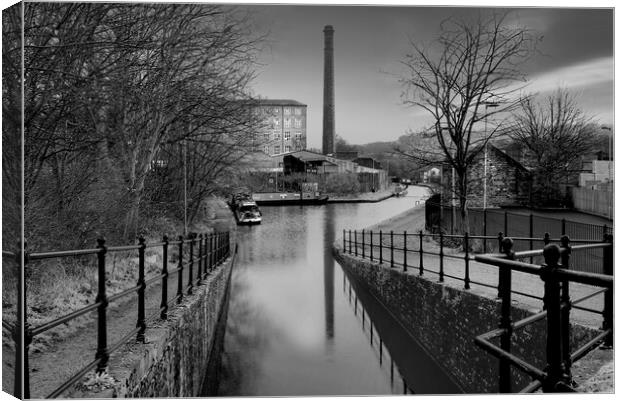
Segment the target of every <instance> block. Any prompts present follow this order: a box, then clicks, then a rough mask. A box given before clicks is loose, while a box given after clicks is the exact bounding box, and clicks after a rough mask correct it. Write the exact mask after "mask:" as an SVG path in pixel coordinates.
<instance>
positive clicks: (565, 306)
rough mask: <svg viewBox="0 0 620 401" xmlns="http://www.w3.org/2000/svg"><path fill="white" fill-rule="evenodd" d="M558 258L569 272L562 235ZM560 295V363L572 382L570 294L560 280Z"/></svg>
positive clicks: (566, 243)
mask: <svg viewBox="0 0 620 401" xmlns="http://www.w3.org/2000/svg"><path fill="white" fill-rule="evenodd" d="M560 244H561V249H560V258H561V260H562V268H563V269H566V270H569V269H570V254H571V246H570V238H569V237H568V236H566V235H563V236H562V238H560ZM561 290H562V294H561V298H560V301H561V304H562V309H561V313H562V314H561V321H562V327H561V329H560V331H561V334H562V361H563V362H564V374H565V375H566V377H567V378H568V380H569V382H570V381H571V380H572V375H571V371H570V370H571V366H572V362H571V358H570V354H571V352H570V337H571V327H570V309H571V305H570V294H569V281H568V280H562V287H561Z"/></svg>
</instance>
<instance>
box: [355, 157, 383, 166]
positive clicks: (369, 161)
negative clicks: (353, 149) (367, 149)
mask: <svg viewBox="0 0 620 401" xmlns="http://www.w3.org/2000/svg"><path fill="white" fill-rule="evenodd" d="M353 162H354V163H357V164H359V165H360V166H363V167H368V168H373V169H381V162H378V161H376V160H375V159H373V158H372V157H368V156H364V157H357V158H355V159H353Z"/></svg>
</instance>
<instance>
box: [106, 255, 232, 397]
mask: <svg viewBox="0 0 620 401" xmlns="http://www.w3.org/2000/svg"><path fill="white" fill-rule="evenodd" d="M233 264H234V256H233V257H231V258H229V259H228V260H227V261H226V262H225V263H224V264H222V265H221V266H219V267H218V268H217V269H216V270H214V271H213V273H212V274H210V275H209V276H208V278H207V280H205V281H204V282H203V283H202V284H201V285H200V286H198V287H194V292H193V294H192V295H188V296H186V297H185V298H184V301H183V303H182V304H181V305H180V306H178V307H174V308H171V309H170V311H169V313H168V320H167V321H159V320H158V321H155V322H154V323H153V324H151V325H149V326H148V327H149V328H148V329H147V332H146V337H147V343H146V344H135V343H132V344H128V345H127V346H126V348H125V349H124V350H120V351H119V352H117V353H115V355H117V356H116V357H114V355H113V358H112V359H111V360H110V372H111V374H112V375H113V376H114V377H115V378H116V379H117V380H120V383H119V384H118V385H117V386H116V387H115V389H114V392H113V394H112V396H114V397H138V398H146V397H196V396H200V395H202V389H203V388H204V387H207V388H213V387H214V386H213V385H212V384H211V383H208V382H205V372H207V370H208V366H209V362H210V361H212V360H214V358H215V359H217V358H218V357H219V355H215V354H216V353H217V352H220V351H219V350H218V349H217V347H215V346H214V342H215V341H214V340H215V337H216V332H217V329H218V321H220V317H221V315H224V316H225V311H226V302H227V292H228V287H229V285H230V274H231V271H232V267H233ZM223 323H224V322H221V321H220V324H223ZM214 350H215V351H214ZM215 387H217V386H215Z"/></svg>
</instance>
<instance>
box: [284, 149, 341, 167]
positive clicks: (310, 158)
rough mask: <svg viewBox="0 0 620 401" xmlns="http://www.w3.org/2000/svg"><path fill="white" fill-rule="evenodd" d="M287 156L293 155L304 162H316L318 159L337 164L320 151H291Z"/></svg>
mask: <svg viewBox="0 0 620 401" xmlns="http://www.w3.org/2000/svg"><path fill="white" fill-rule="evenodd" d="M285 156H292V157H294V158H296V159H298V160H301V161H302V162H316V161H322V162H325V163H330V164H332V165H336V164H335V163H334V162H332V161H331V160H330V158H328V157H327V156H325V155H322V154H320V153H314V152H309V151H307V150H300V151H297V152H291V153H289V154H287V155H285Z"/></svg>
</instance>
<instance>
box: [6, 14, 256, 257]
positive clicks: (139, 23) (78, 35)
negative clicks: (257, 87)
mask: <svg viewBox="0 0 620 401" xmlns="http://www.w3.org/2000/svg"><path fill="white" fill-rule="evenodd" d="M24 8H25V10H24V23H23V26H22V24H21V19H20V18H19V13H17V14H15V15H13V14H9V13H7V14H3V22H5V23H6V24H3V34H4V43H5V44H9V46H4V47H3V62H4V63H3V64H4V67H5V68H4V71H5V73H4V74H3V80H4V82H5V83H8V84H9V85H6V86H5V91H4V93H3V95H4V96H3V113H4V115H5V116H9V118H6V119H5V123H4V124H3V140H4V139H5V138H8V137H11V138H12V137H19V134H20V132H19V128H20V125H21V122H20V121H19V120H20V116H21V109H20V104H21V102H20V101H18V100H20V99H18V97H19V93H20V89H21V88H20V87H19V85H20V79H19V77H20V74H21V68H20V65H21V49H22V46H21V43H20V42H19V39H20V38H21V35H22V32H23V35H24V44H23V56H24V74H25V81H24V83H23V86H24V105H25V110H24V113H25V118H24V126H25V130H24V136H25V155H24V157H25V166H24V178H25V180H24V182H25V189H24V191H25V211H26V226H27V227H26V232H27V237H31V238H32V237H39V238H42V237H44V236H47V237H59V238H62V237H63V235H58V234H59V232H56V233H54V234H55V235H50V234H51V233H50V229H55V228H59V229H63V230H65V231H64V233H66V234H68V235H67V236H64V238H63V240H64V241H67V239H68V237H76V236H77V237H81V238H84V241H86V240H88V241H92V239H93V238H92V236H93V234H94V233H93V231H94V230H95V229H97V230H102V231H103V232H105V233H106V235H110V234H111V233H110V231H111V230H110V229H112V231H114V230H118V231H120V232H121V234H122V236H124V237H131V236H133V235H134V234H135V233H136V230H137V226H138V223H139V222H140V221H141V220H140V219H139V218H138V216H139V212H140V210H141V209H142V208H144V206H146V204H145V202H144V199H143V196H144V187H145V182H146V180H147V179H148V178H149V175H150V171H151V169H152V166H153V163H154V162H156V161H157V157H158V155H159V153H160V151H161V150H162V148H163V147H165V146H172V145H174V144H178V143H181V142H185V143H188V144H189V146H190V147H191V146H192V142H194V143H202V144H204V146H195V147H194V148H193V150H198V149H199V148H200V149H203V153H202V154H201V156H202V157H203V159H205V160H210V161H212V162H214V163H222V164H224V165H226V164H230V161H229V160H234V158H235V157H237V156H236V153H238V152H241V151H243V149H242V147H241V146H240V145H241V143H242V142H243V141H242V140H241V137H242V136H244V135H248V133H249V127H250V126H251V125H252V122H251V121H252V119H251V118H248V117H247V115H248V113H247V110H246V112H245V113H244V112H242V111H241V108H240V107H239V106H232V105H233V104H235V102H238V100H239V99H247V98H249V88H248V85H249V83H250V82H251V80H252V78H253V76H254V74H253V65H254V58H255V55H256V53H257V51H258V50H259V48H258V47H259V44H260V42H261V39H262V38H261V37H259V36H258V35H257V34H256V33H254V32H253V31H252V30H251V29H250V21H249V17H248V16H247V15H246V14H242V13H240V12H237V11H236V10H235V9H233V8H230V7H223V6H219V5H207V4H203V5H197V4H146V3H144V4H120V3H116V4H114V3H109V4H103V3H27V4H26V5H25V7H24ZM12 83H14V84H15V85H13V84H12ZM11 85H13V86H14V88H13V86H11ZM13 120H15V121H13ZM190 121H191V123H192V124H191V125H188V122H190ZM13 144H15V145H19V142H18V141H13V142H12V143H11V145H13ZM213 144H219V145H218V146H211V145H213ZM233 144H234V145H233ZM5 146H6V145H5ZM6 149H9V148H8V147H7V148H6ZM11 149H12V148H11ZM215 149H217V150H215ZM15 150H16V152H17V153H16V155H12V154H10V155H7V157H4V155H3V165H4V167H5V169H3V172H4V171H7V172H13V171H15V172H19V171H20V169H19V168H17V169H15V168H8V167H11V166H10V165H12V164H11V163H13V164H15V162H16V161H19V160H20V157H19V156H20V154H19V151H20V147H19V146H16V147H15ZM211 150H213V153H209V151H211ZM224 150H227V151H228V155H229V156H231V157H230V158H223V157H211V156H213V155H221V153H222V152H223V151H224ZM9 156H10V157H9ZM13 156H15V157H13ZM16 166H17V167H21V166H19V165H16ZM202 168H205V169H209V172H210V174H211V175H210V176H209V177H212V176H213V174H220V173H221V171H222V169H220V168H219V167H217V168H216V167H213V165H212V166H210V167H209V166H205V165H203V166H202ZM19 175H20V174H17V173H15V174H13V173H11V174H10V176H9V175H8V174H4V175H3V181H4V182H5V183H8V184H11V186H15V185H17V184H19V181H18V180H17V181H16V180H12V178H16V177H19ZM13 181H15V185H12V184H13ZM203 184H204V183H203ZM16 189H17V188H16ZM18 192H19V191H18ZM5 198H6V197H5ZM15 199H17V198H15ZM15 202H17V200H16V201H15ZM15 202H13V203H15ZM102 204H106V205H109V206H110V207H105V208H102V207H101V205H102ZM17 206H19V205H17ZM5 209H6V208H5ZM16 210H18V209H16ZM53 216H55V217H56V222H55V223H53V224H50V222H51V219H52V217H53ZM95 227H96V228H95ZM119 229H120V230H119ZM41 230H47V232H43V231H41ZM64 233H63V234H64ZM95 235H96V234H95ZM47 243H48V244H49V242H47ZM75 245H78V244H75ZM52 246H53V245H52Z"/></svg>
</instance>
